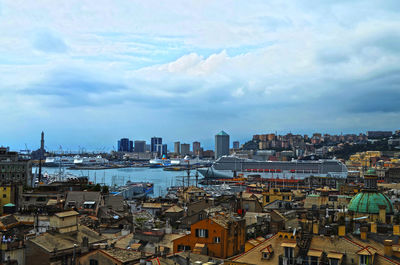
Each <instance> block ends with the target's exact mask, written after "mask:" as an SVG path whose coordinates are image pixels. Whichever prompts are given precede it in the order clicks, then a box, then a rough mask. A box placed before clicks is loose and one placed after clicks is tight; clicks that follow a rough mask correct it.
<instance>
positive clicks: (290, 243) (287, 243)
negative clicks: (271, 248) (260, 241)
mask: <svg viewBox="0 0 400 265" xmlns="http://www.w3.org/2000/svg"><path fill="white" fill-rule="evenodd" d="M296 246H297V243H295V242H284V243H282V244H281V247H288V248H295V247H296Z"/></svg>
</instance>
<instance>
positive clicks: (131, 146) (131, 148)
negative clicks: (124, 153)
mask: <svg viewBox="0 0 400 265" xmlns="http://www.w3.org/2000/svg"><path fill="white" fill-rule="evenodd" d="M129 152H133V141H129Z"/></svg>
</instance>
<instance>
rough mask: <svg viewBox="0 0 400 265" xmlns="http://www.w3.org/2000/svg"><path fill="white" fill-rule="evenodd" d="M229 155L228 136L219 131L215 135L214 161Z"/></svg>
mask: <svg viewBox="0 0 400 265" xmlns="http://www.w3.org/2000/svg"><path fill="white" fill-rule="evenodd" d="M223 155H229V134H227V133H226V132H224V131H221V132H219V133H217V134H216V135H215V159H218V158H219V157H221V156H223Z"/></svg>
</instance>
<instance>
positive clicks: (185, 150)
mask: <svg viewBox="0 0 400 265" xmlns="http://www.w3.org/2000/svg"><path fill="white" fill-rule="evenodd" d="M189 154H190V144H181V155H183V156H185V155H189Z"/></svg>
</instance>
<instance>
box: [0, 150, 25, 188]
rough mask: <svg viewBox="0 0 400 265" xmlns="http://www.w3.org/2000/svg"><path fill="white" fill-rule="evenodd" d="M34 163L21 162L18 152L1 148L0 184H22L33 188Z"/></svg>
mask: <svg viewBox="0 0 400 265" xmlns="http://www.w3.org/2000/svg"><path fill="white" fill-rule="evenodd" d="M32 181H33V179H32V163H31V161H29V160H20V159H19V157H18V153H17V152H11V151H9V149H8V148H5V147H0V183H2V185H5V184H11V183H20V184H23V185H27V186H32Z"/></svg>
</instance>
